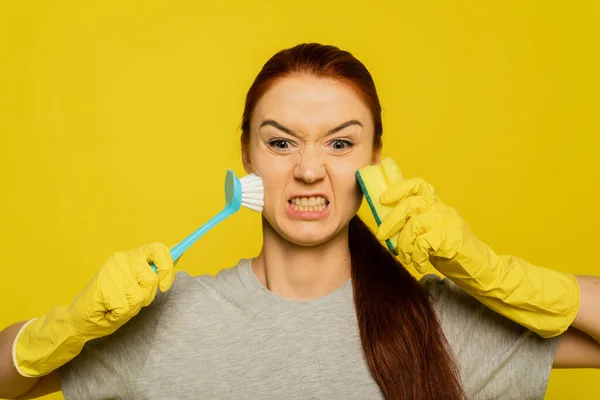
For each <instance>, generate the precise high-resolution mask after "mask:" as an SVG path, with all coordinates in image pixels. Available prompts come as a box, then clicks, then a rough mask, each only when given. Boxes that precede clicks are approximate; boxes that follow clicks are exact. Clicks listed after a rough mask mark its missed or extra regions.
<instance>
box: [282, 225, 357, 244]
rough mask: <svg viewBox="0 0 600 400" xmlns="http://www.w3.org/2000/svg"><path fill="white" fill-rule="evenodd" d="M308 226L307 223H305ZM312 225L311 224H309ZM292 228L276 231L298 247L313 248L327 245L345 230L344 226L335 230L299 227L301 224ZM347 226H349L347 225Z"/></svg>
mask: <svg viewBox="0 0 600 400" xmlns="http://www.w3.org/2000/svg"><path fill="white" fill-rule="evenodd" d="M304 224H306V223H304ZM308 224H310V223H308ZM290 225H291V226H285V227H281V226H280V227H279V228H280V229H276V231H277V232H278V233H279V235H280V236H281V237H282V238H284V239H285V240H287V241H288V242H290V243H293V244H295V245H297V246H304V247H313V246H319V245H322V244H325V243H327V242H329V241H331V240H332V239H334V238H335V237H337V236H338V235H339V234H340V232H342V231H343V230H344V225H341V226H339V227H337V229H333V228H332V227H331V226H329V227H327V226H323V225H319V224H317V225H315V226H297V225H299V224H290ZM345 226H347V224H346V225H345Z"/></svg>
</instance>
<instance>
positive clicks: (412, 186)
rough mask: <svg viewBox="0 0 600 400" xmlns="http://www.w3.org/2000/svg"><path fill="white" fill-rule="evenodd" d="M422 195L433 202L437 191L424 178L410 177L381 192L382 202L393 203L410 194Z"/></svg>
mask: <svg viewBox="0 0 600 400" xmlns="http://www.w3.org/2000/svg"><path fill="white" fill-rule="evenodd" d="M415 195H416V196H421V197H424V198H426V199H427V200H428V201H431V202H432V203H433V199H434V196H435V191H434V189H433V186H431V185H430V184H429V183H427V182H425V181H424V180H423V179H422V178H410V179H406V180H403V181H401V182H399V183H397V184H395V185H393V186H391V187H390V188H389V189H387V190H386V191H385V192H383V193H382V194H381V197H380V198H379V201H380V202H381V204H391V203H395V202H397V201H400V200H402V199H404V198H406V197H409V196H415Z"/></svg>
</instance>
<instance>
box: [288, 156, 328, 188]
mask: <svg viewBox="0 0 600 400" xmlns="http://www.w3.org/2000/svg"><path fill="white" fill-rule="evenodd" d="M324 177H325V163H324V162H323V160H322V159H321V157H319V154H317V152H316V151H314V150H309V149H307V151H304V152H303V153H302V154H299V160H298V163H297V164H296V167H295V168H294V178H296V179H298V180H301V181H303V182H304V183H309V184H310V183H315V182H318V181H319V180H321V179H323V178H324Z"/></svg>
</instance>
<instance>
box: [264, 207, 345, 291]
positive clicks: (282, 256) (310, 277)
mask: <svg viewBox="0 0 600 400" xmlns="http://www.w3.org/2000/svg"><path fill="white" fill-rule="evenodd" d="M252 269H253V271H254V274H255V275H256V277H257V278H258V280H259V281H260V282H261V283H262V284H263V285H265V287H266V288H267V289H269V290H270V291H271V292H273V293H275V294H278V295H280V296H282V297H285V298H287V299H290V300H312V299H316V298H319V297H322V296H325V295H327V294H329V293H331V292H333V291H335V290H336V289H338V288H339V287H341V286H342V285H343V284H344V283H345V282H346V281H348V279H350V271H351V270H350V249H349V247H348V227H347V226H346V227H345V228H344V229H343V230H342V231H341V232H339V233H338V234H337V235H336V236H335V237H333V238H332V239H330V240H329V241H327V242H326V243H323V244H320V245H317V246H299V245H296V244H294V243H291V242H289V241H287V240H285V239H284V238H282V237H281V236H280V235H279V234H278V233H277V232H275V231H274V230H273V228H272V227H271V225H270V224H269V223H268V222H267V221H266V220H265V219H264V217H263V248H262V250H261V252H260V254H259V255H258V257H257V258H256V259H255V260H254V262H253V263H252Z"/></svg>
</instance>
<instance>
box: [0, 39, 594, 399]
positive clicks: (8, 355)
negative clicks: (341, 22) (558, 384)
mask: <svg viewBox="0 0 600 400" xmlns="http://www.w3.org/2000/svg"><path fill="white" fill-rule="evenodd" d="M382 131H383V129H382V124H381V108H380V105H379V101H378V98H377V93H376V91H375V86H374V83H373V81H372V78H371V76H370V75H369V73H368V71H367V70H366V68H365V67H364V66H363V65H362V64H361V63H360V62H359V61H358V60H356V59H355V58H354V57H352V56H351V55H350V54H349V53H347V52H344V51H341V50H339V49H337V48H335V47H331V46H322V45H318V44H307V45H299V46H296V47H294V48H292V49H288V50H285V51H282V52H280V53H278V54H276V55H275V56H274V57H273V58H272V59H271V60H269V61H268V62H267V63H266V64H265V66H264V67H263V69H262V70H261V72H260V73H259V75H258V76H257V78H256V80H255V82H254V84H253V85H252V87H251V88H250V90H249V93H248V96H247V99H246V106H245V110H244V116H243V123H242V132H243V133H242V149H243V162H244V166H245V169H246V171H247V172H248V173H250V172H254V173H257V174H258V175H260V176H261V177H262V178H263V180H264V184H265V209H264V212H263V248H262V251H261V252H260V254H259V255H258V256H257V257H256V258H255V259H253V260H241V261H240V263H239V265H237V266H236V267H235V268H231V269H226V270H223V271H222V272H221V273H219V274H218V275H217V276H216V277H214V278H213V277H210V276H201V277H190V276H189V275H187V274H186V273H184V272H179V273H178V274H177V278H176V279H174V274H173V265H172V262H171V260H170V256H169V252H168V248H167V247H166V246H164V245H162V244H154V245H147V246H143V247H142V248H140V249H136V250H131V251H128V252H121V253H116V254H115V255H113V256H112V257H111V258H110V259H109V260H108V261H107V263H106V264H105V265H103V266H102V267H101V268H100V270H99V272H98V274H97V275H96V277H95V278H94V280H93V281H92V283H91V284H90V285H89V286H88V287H87V288H86V289H84V291H83V292H82V293H81V294H80V295H79V296H78V297H77V298H75V300H74V301H73V303H72V304H71V305H69V306H66V307H57V308H54V309H52V310H51V311H50V312H49V313H48V314H47V315H46V316H44V317H42V318H39V319H36V320H34V321H30V322H29V323H27V324H23V323H20V324H15V325H13V326H11V327H9V328H7V329H6V330H5V331H4V332H3V333H2V337H1V339H2V341H1V342H2V343H3V345H2V349H1V354H0V356H1V357H2V359H1V360H2V364H1V365H0V368H2V370H1V371H0V373H1V375H0V376H1V378H2V386H1V388H0V389H1V392H2V393H3V394H7V395H9V396H13V397H16V396H18V395H20V394H22V393H28V394H27V395H26V397H25V398H34V397H36V396H39V395H41V394H45V393H49V392H51V391H53V390H59V389H60V388H61V385H62V390H63V392H64V394H65V397H66V398H67V399H106V398H119V399H133V398H143V399H169V398H173V399H186V398H190V399H191V398H194V399H196V398H222V399H232V398H260V399H266V398H273V399H280V398H286V399H294V398H296V399H317V398H327V399H352V398H356V399H367V398H368V399H371V398H388V399H461V398H465V397H466V398H475V399H491V398H494V399H499V398H506V399H509V398H510V399H516V398H519V399H529V398H542V397H543V395H544V392H545V388H546V384H547V379H548V375H549V372H550V369H551V367H552V365H555V366H560V367H598V365H599V364H600V362H599V360H600V344H598V343H597V342H596V341H594V340H592V339H591V338H590V336H591V337H595V338H596V339H598V338H600V327H599V325H600V321H599V318H598V316H597V315H595V314H594V313H593V311H592V310H593V308H594V307H595V306H596V307H597V306H598V305H600V301H599V296H598V294H597V293H594V291H593V290H590V288H593V286H594V278H585V277H578V278H577V280H576V279H575V278H574V277H573V276H572V275H569V274H562V273H558V272H555V271H550V270H545V269H541V268H539V267H534V266H529V265H528V264H527V263H525V262H524V261H522V260H517V259H511V260H510V261H506V260H505V261H503V262H506V263H507V264H503V265H508V266H509V267H510V268H506V271H508V272H507V275H506V276H503V277H502V278H503V279H502V280H501V282H498V286H497V287H496V286H493V285H492V286H493V287H487V289H486V290H482V288H481V287H479V288H477V287H476V286H477V285H479V284H480V283H481V282H483V280H485V279H484V278H485V277H486V276H490V273H489V272H490V271H497V270H498V269H499V268H500V267H499V265H500V264H501V261H498V262H496V264H495V265H488V264H486V262H480V260H475V261H477V262H478V264H477V265H478V269H479V270H478V271H476V272H477V274H475V273H473V268H472V266H471V267H469V264H473V260H474V257H475V256H474V255H475V254H476V252H474V251H472V250H471V249H472V247H473V244H477V243H479V242H477V241H476V240H475V239H474V237H470V239H469V241H468V242H467V240H466V239H465V238H466V237H467V230H466V228H464V227H463V226H464V224H461V223H460V219H459V217H458V216H457V215H456V214H455V213H453V212H452V209H450V208H449V207H447V206H445V205H442V204H441V202H439V200H438V199H437V198H436V196H435V195H434V194H433V191H432V189H431V187H430V186H429V185H427V184H426V183H425V182H422V181H420V180H412V181H410V180H409V181H408V182H411V183H410V185H412V186H410V185H409V186H407V184H406V183H403V184H401V185H399V186H398V187H393V188H392V189H391V190H390V193H389V194H387V196H388V197H394V199H391V200H404V201H399V202H398V203H397V204H398V205H397V208H396V211H395V212H393V213H391V214H390V216H389V217H388V219H386V220H385V221H384V222H383V224H382V225H381V226H380V230H379V231H378V235H379V238H380V239H385V238H387V237H391V236H392V235H394V234H395V233H397V232H398V231H400V232H401V235H400V236H401V237H402V238H403V239H402V240H403V242H402V243H400V242H399V248H400V259H401V260H402V261H403V262H404V263H405V264H408V263H411V262H412V263H414V264H415V265H416V266H418V267H419V268H423V267H424V266H426V265H427V264H428V263H429V262H431V263H433V264H434V265H435V266H436V268H438V269H440V271H441V272H442V273H444V272H445V273H447V274H448V275H450V276H451V277H452V279H453V280H454V281H455V282H457V283H459V284H461V286H462V287H463V289H464V290H463V289H461V288H459V287H458V286H457V285H455V284H453V283H452V282H450V281H449V280H440V279H437V278H436V277H435V276H433V275H429V276H426V277H425V278H424V279H422V280H421V282H417V281H416V280H415V279H414V278H413V277H412V276H411V275H410V274H409V273H408V272H407V271H406V270H405V269H404V268H403V267H402V266H401V265H400V263H398V261H396V259H395V258H394V257H393V256H392V255H391V254H390V253H389V252H388V251H387V249H385V248H384V247H383V246H381V245H380V243H379V241H378V240H377V238H376V237H375V236H374V235H373V234H372V233H371V232H370V231H369V229H368V228H367V227H366V226H365V225H364V224H363V223H362V222H361V221H360V220H359V219H358V217H357V216H356V213H357V211H358V209H359V206H360V204H361V200H362V197H361V193H360V190H359V187H358V185H357V182H356V179H355V172H356V171H357V170H358V169H360V168H362V167H364V166H366V165H369V164H376V163H378V161H379V156H380V152H381V143H382V142H381V134H382ZM383 197H386V196H383ZM388 200H389V201H391V200H390V199H388ZM303 207H306V208H303ZM308 207H311V208H308ZM440 210H442V211H443V212H444V213H445V214H444V215H443V218H442V214H441V213H440ZM436 213H437V214H436ZM422 216H425V217H426V218H423V217H422ZM431 216H433V217H431ZM438 217H439V218H438ZM419 218H421V219H419ZM427 218H430V219H431V220H435V223H434V224H433V226H434V229H432V230H431V232H430V231H428V230H427V229H425V231H427V232H425V231H422V230H423V229H421V228H423V227H425V226H426V224H425V225H422V226H421V228H419V226H418V225H416V224H415V223H413V222H414V221H421V222H423V221H425V220H426V219H427ZM411 221H413V222H411ZM448 221H450V222H451V223H448V224H446V222H448ZM436 224H437V225H436ZM432 232H433V233H435V234H439V235H442V236H439V237H444V238H446V239H448V240H446V241H445V242H444V243H442V242H443V240H442V242H439V243H437V244H435V243H433V242H435V240H434V239H435V238H434V236H429V237H428V239H429V241H427V246H425V245H424V243H425V241H424V240H423V237H425V236H424V235H423V234H431V235H433V233H432ZM456 232H460V235H462V236H460V238H459V239H458V241H456V240H454V241H451V240H449V238H454V236H452V235H454V234H455V233H456ZM407 238H408V239H407ZM411 238H412V239H411ZM419 238H420V239H419ZM450 242H451V243H450ZM407 243H408V244H407ZM449 243H450V244H449ZM456 243H460V246H457V247H456V246H455V247H456V249H455V251H454V253H452V254H450V252H446V253H444V252H443V251H442V250H444V251H446V250H447V249H448V248H450V247H452V246H450V247H448V246H449V245H456ZM415 244H417V245H415ZM469 246H471V247H469ZM465 251H466V253H465ZM485 251H487V253H486V254H487V255H490V254H492V252H491V249H490V250H485ZM485 251H484V252H485ZM442 253H444V254H442ZM424 254H425V255H426V256H425V257H424V256H423V255H424ZM490 257H491V256H490ZM475 258H477V257H475ZM151 262H153V263H154V264H155V265H156V266H157V268H158V270H159V271H158V276H156V275H154V273H153V272H152V270H151V269H150V268H149V266H148V263H151ZM467 267H469V268H467ZM515 271H520V272H515ZM523 271H525V272H527V271H530V274H531V273H535V274H536V275H535V276H536V279H537V280H543V282H542V283H543V284H546V286H547V285H554V286H553V287H558V286H556V282H560V283H561V285H562V286H560V290H561V292H560V297H559V301H556V297H552V296H553V294H552V293H548V292H545V291H543V288H544V285H543V284H542V285H541V286H539V288H540V289H539V290H537V289H535V287H534V288H533V289H534V290H533V292H532V288H530V287H526V288H523V285H522V284H521V282H525V283H527V282H528V281H527V280H526V279H524V278H519V279H517V280H518V281H519V285H517V286H516V287H514V288H513V289H514V290H513V294H514V293H516V295H517V296H516V297H518V299H517V300H515V299H514V297H515V296H512V297H511V296H510V295H508V296H507V295H506V293H505V292H506V291H502V290H498V289H499V288H506V286H505V285H506V282H511V281H514V280H515V277H518V274H519V273H523ZM461 274H462V275H461ZM482 277H483V278H482ZM469 282H470V283H469ZM473 282H476V284H473ZM529 283H530V282H529ZM171 286H172V287H171ZM479 286H481V285H479ZM534 286H535V285H534ZM157 287H160V289H161V293H158V294H156V292H157ZM536 287H537V286H536ZM536 290H537V291H536ZM531 293H533V295H531ZM525 294H527V295H525ZM155 295H156V296H155ZM548 297H552V299H551V300H550V302H553V303H552V304H551V306H549V305H548V303H549V300H548ZM478 300H479V301H478ZM579 301H580V302H579ZM482 303H484V304H486V305H488V307H490V308H492V309H495V310H496V311H497V312H494V311H491V310H490V308H488V307H485V306H483V305H482ZM500 313H502V314H504V315H506V316H511V318H512V319H513V320H514V321H511V320H510V319H508V318H506V317H504V316H501V315H500ZM513 316H514V318H513ZM540 320H541V321H542V322H541V323H540ZM515 321H516V322H515ZM532 321H533V322H532ZM517 322H518V323H517ZM569 325H572V328H571V329H569V330H567V328H568V327H569ZM523 326H528V327H529V326H531V329H532V330H535V333H534V332H532V330H530V329H526V328H524V327H523ZM19 331H20V333H19ZM565 331H566V332H565ZM563 332H564V333H563ZM583 332H586V333H587V335H586V334H584V333H583ZM536 333H537V334H536ZM588 335H589V336H588ZM540 336H544V337H549V338H548V339H543V338H542V337H540ZM550 337H553V338H550ZM15 338H16V340H15ZM13 343H14V346H12V348H11V346H10V344H13ZM7 344H9V345H7ZM13 359H14V360H13ZM40 376H43V377H42V378H41V379H40Z"/></svg>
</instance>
